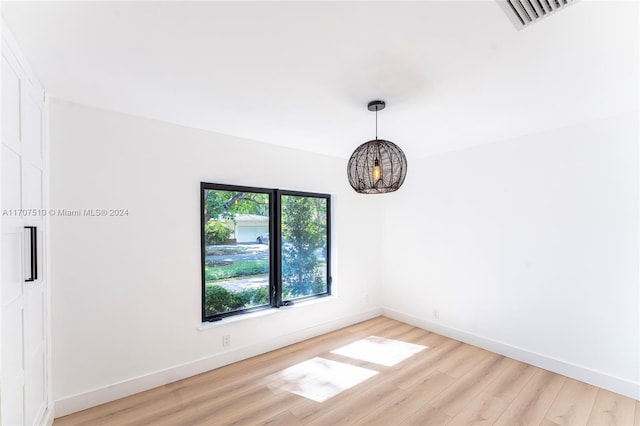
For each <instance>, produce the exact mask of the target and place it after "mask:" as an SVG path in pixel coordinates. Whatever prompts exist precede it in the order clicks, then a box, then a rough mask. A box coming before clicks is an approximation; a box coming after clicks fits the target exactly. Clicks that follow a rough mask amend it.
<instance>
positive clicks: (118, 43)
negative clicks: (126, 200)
mask: <svg viewBox="0 0 640 426" xmlns="http://www.w3.org/2000/svg"><path fill="white" fill-rule="evenodd" d="M2 16H3V19H4V20H5V22H6V23H7V25H8V27H9V28H10V29H11V31H12V32H13V33H14V35H15V37H16V39H17V40H18V43H19V44H20V46H21V47H22V49H23V51H24V52H25V54H26V56H27V58H28V59H29V60H30V62H31V65H32V68H33V69H34V71H35V73H36V74H37V75H38V77H39V78H40V80H41V82H42V84H43V85H44V87H45V89H46V90H47V91H48V92H49V94H50V95H51V96H53V97H58V98H62V99H67V100H71V101H74V102H78V103H82V104H87V105H92V106H97V107H100V108H105V109H109V110H116V111H121V112H125V113H130V114H134V115H140V116H145V117H151V118H155V119H159V120H163V121H167V122H172V123H178V124H182V125H185V126H189V127H195V128H200V129H207V130H211V131H215V132H220V133H226V134H230V135H235V136H241V137H245V138H250V139H255V140H259V141H264V142H268V143H273V144H278V145H284V146H289V147H294V148H299V149H303V150H308V151H314V152H319V153H324V154H328V155H333V156H339V157H348V156H349V155H350V154H351V152H352V151H353V150H354V148H355V147H356V146H357V145H359V144H360V143H362V142H364V141H366V140H369V139H372V138H373V136H374V113H372V112H369V111H367V109H366V104H367V102H368V101H370V100H372V99H376V98H380V99H384V100H385V101H386V102H387V109H385V110H384V111H382V112H380V113H379V117H378V118H379V137H381V138H384V139H389V140H392V141H394V142H396V143H397V144H398V145H400V146H401V147H402V148H403V149H404V150H405V153H406V154H407V157H408V158H409V161H411V159H413V158H419V157H423V156H426V155H430V154H434V153H438V152H444V151H449V150H455V149H461V148H464V147H469V146H472V145H477V144H482V143H488V142H492V141H497V140H503V139H507V138H510V137H514V136H519V135H524V134H530V133H535V132H540V131H543V130H546V129H549V128H557V127H561V126H565V125H570V124H574V123H579V122H583V121H586V120H592V119H598V118H603V117H607V116H611V115H614V114H619V113H623V112H626V111H629V110H631V109H633V108H636V107H637V101H638V96H637V94H638V4H637V2H635V1H633V2H629V1H627V2H611V1H581V2H578V3H576V4H574V5H572V6H570V7H568V8H566V9H565V10H562V11H560V12H559V13H557V14H555V15H552V16H550V17H549V18H546V19H545V20H542V21H540V22H538V23H536V24H535V25H533V26H531V27H530V28H527V29H524V30H522V31H516V30H515V29H514V27H513V25H512V24H511V22H510V21H509V19H508V18H507V17H506V15H505V14H504V12H503V11H502V10H501V8H500V7H499V6H498V5H497V3H496V2H495V1H493V0H488V1H471V2H466V1H438V2H436V1H425V2H323V1H321V2H265V1H261V2H149V1H147V2H44V3H39V2H2ZM176 143H180V141H176Z"/></svg>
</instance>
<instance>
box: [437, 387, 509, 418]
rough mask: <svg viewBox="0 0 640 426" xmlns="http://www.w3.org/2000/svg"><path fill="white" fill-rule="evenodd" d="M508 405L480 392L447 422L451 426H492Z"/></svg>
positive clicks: (495, 397)
mask: <svg viewBox="0 0 640 426" xmlns="http://www.w3.org/2000/svg"><path fill="white" fill-rule="evenodd" d="M508 405H509V403H508V402H507V401H505V400H504V399H501V398H498V397H497V396H493V395H491V394H490V393H486V392H481V393H480V394H479V395H478V396H477V397H475V398H474V399H473V400H472V401H471V402H470V403H469V405H467V406H466V407H464V408H463V409H462V411H460V413H458V415H457V416H455V417H454V418H452V419H451V421H450V422H449V424H450V425H452V426H469V425H474V426H488V425H492V424H493V423H494V422H495V421H496V419H497V418H498V417H500V415H501V414H502V413H503V412H504V410H505V409H506V408H507V406H508Z"/></svg>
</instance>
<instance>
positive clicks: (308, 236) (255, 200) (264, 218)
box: [200, 182, 331, 321]
mask: <svg viewBox="0 0 640 426" xmlns="http://www.w3.org/2000/svg"><path fill="white" fill-rule="evenodd" d="M200 192H201V206H202V207H201V216H202V223H201V239H202V320H203V321H216V320H219V319H222V318H224V317H227V316H230V315H236V314H241V313H246V312H252V311H256V310H261V309H270V308H277V307H279V306H283V305H290V304H293V303H295V302H297V301H300V300H306V299H310V298H315V297H322V296H327V295H329V294H331V275H330V271H331V268H330V265H331V263H330V252H331V250H330V237H329V236H330V216H331V212H330V206H331V199H330V196H329V195H326V194H313V193H305V192H294V191H284V190H278V189H265V188H251V187H242V186H232V185H220V184H213V183H204V182H203V183H201V184H200Z"/></svg>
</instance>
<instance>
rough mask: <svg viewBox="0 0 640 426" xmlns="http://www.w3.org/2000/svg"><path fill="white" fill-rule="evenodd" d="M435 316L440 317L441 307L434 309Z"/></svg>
mask: <svg viewBox="0 0 640 426" xmlns="http://www.w3.org/2000/svg"><path fill="white" fill-rule="evenodd" d="M433 317H434V318H435V319H440V310H439V309H434V310H433Z"/></svg>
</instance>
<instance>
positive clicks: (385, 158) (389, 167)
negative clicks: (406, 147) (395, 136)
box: [347, 139, 407, 194]
mask: <svg viewBox="0 0 640 426" xmlns="http://www.w3.org/2000/svg"><path fill="white" fill-rule="evenodd" d="M347 174H348V177H349V183H350V184H351V187H352V188H353V189H355V190H356V192H360V193H362V194H383V193H385V192H393V191H397V190H398V189H399V188H400V186H401V185H402V184H403V183H404V178H405V177H406V176H407V157H405V155H404V152H402V150H401V149H400V148H399V147H398V145H396V144H394V143H393V142H391V141H386V140H384V139H373V140H370V141H369V142H365V143H363V144H362V145H360V146H359V147H358V148H356V150H355V151H354V152H353V154H351V158H350V159H349V164H348V166H347Z"/></svg>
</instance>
